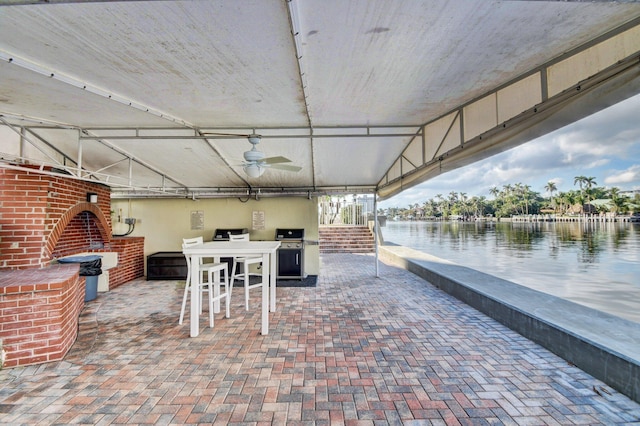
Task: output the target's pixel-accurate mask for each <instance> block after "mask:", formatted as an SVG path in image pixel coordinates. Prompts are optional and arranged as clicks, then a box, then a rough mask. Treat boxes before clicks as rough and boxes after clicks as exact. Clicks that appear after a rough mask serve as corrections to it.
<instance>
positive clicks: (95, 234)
mask: <svg viewBox="0 0 640 426" xmlns="http://www.w3.org/2000/svg"><path fill="white" fill-rule="evenodd" d="M92 194H93V195H94V196H93V197H90V195H92ZM96 196H97V200H96ZM91 201H95V202H91ZM0 202H1V204H0V226H1V228H0V339H2V340H3V347H4V349H5V351H7V359H6V362H5V367H13V366H19V365H29V364H36V363H40V362H47V361H54V360H59V359H62V358H63V357H64V355H65V354H66V353H67V351H68V350H69V348H70V347H71V345H72V344H73V342H74V341H75V339H76V337H77V329H78V327H77V325H78V316H79V314H80V311H81V310H82V308H83V306H84V292H85V287H84V277H80V276H79V275H78V272H79V265H78V264H57V262H55V259H57V258H59V257H63V256H68V255H73V254H76V253H86V252H116V253H118V265H117V266H116V267H115V268H113V269H111V270H110V271H109V282H108V287H109V289H113V288H114V287H117V286H119V285H121V284H123V283H125V282H127V281H130V280H132V279H134V278H138V277H141V276H143V275H144V238H142V237H112V235H111V233H112V230H111V215H110V209H111V199H110V189H109V188H108V187H107V186H104V185H102V184H99V183H93V182H87V181H82V180H77V179H74V178H72V177H70V176H69V177H67V176H64V175H57V174H56V175H53V174H42V173H38V172H37V171H34V172H29V171H25V170H13V169H0Z"/></svg>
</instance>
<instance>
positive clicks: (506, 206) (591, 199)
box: [381, 176, 640, 220]
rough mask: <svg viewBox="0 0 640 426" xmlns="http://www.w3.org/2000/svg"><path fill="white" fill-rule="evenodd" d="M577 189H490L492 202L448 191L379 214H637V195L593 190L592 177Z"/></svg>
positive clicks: (553, 186)
mask: <svg viewBox="0 0 640 426" xmlns="http://www.w3.org/2000/svg"><path fill="white" fill-rule="evenodd" d="M574 185H576V186H577V187H578V188H577V189H575V190H569V191H566V192H562V191H558V188H557V186H556V184H555V182H552V181H549V182H548V183H547V184H546V185H545V186H544V188H543V189H544V191H545V194H547V196H546V197H545V196H543V195H541V194H540V193H539V192H536V191H533V190H532V189H531V186H530V185H524V184H522V183H516V184H507V185H503V186H502V188H498V187H497V186H494V187H493V188H491V189H490V190H489V192H490V194H491V195H492V196H493V197H494V198H493V199H487V197H485V196H471V197H469V196H468V195H467V194H466V193H465V192H456V191H451V192H450V193H449V194H447V195H442V194H437V195H436V196H435V198H430V199H428V200H427V201H425V202H423V203H422V204H419V203H415V204H412V205H410V206H408V207H406V208H400V207H390V208H388V209H386V211H385V210H383V211H381V213H382V214H386V215H387V217H397V218H400V219H417V220H420V219H428V218H445V219H446V218H449V217H451V216H457V217H462V218H470V217H485V216H487V215H490V216H495V217H511V216H517V215H529V214H561V215H566V214H584V213H588V214H601V213H613V214H623V215H624V214H630V213H637V212H638V211H640V194H638V193H636V194H634V196H633V197H632V196H629V195H626V194H622V193H621V191H620V189H619V188H617V187H612V188H604V187H599V186H597V182H596V178H595V177H587V176H576V177H575V179H574Z"/></svg>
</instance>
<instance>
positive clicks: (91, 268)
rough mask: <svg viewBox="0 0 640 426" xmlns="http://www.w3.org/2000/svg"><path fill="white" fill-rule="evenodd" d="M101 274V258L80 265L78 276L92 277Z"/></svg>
mask: <svg viewBox="0 0 640 426" xmlns="http://www.w3.org/2000/svg"><path fill="white" fill-rule="evenodd" d="M100 274H102V258H100V257H99V258H97V259H94V260H90V261H88V262H81V263H80V274H79V275H80V276H81V277H93V276H95V275H100Z"/></svg>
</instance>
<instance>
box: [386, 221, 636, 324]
mask: <svg viewBox="0 0 640 426" xmlns="http://www.w3.org/2000/svg"><path fill="white" fill-rule="evenodd" d="M382 235H383V238H384V240H385V242H393V243H396V244H399V245H402V246H405V247H411V248H413V249H415V250H419V251H423V252H425V253H428V254H430V255H433V256H436V257H439V258H441V259H446V260H449V261H452V262H454V263H457V264H459V265H463V266H467V267H470V268H473V269H476V270H478V271H481V272H484V273H487V274H491V275H494V276H497V277H499V278H503V279H506V280H509V281H512V282H514V283H517V284H520V285H523V286H526V287H530V288H533V289H535V290H539V291H542V292H545V293H548V294H552V295H555V296H558V297H562V298H565V299H567V300H571V301H573V302H576V303H580V304H582V305H586V306H589V307H591V308H594V309H598V310H601V311H604V312H608V313H610V314H613V315H617V316H620V317H622V318H626V319H628V320H631V321H635V322H638V323H640V224H639V223H619V222H606V223H585V222H583V223H577V222H570V223H554V222H537V223H510V222H491V221H486V222H485V221H482V222H455V221H454V222H447V221H444V222H390V221H387V223H386V226H385V227H383V228H382Z"/></svg>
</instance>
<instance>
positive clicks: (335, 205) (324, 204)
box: [318, 196, 373, 226]
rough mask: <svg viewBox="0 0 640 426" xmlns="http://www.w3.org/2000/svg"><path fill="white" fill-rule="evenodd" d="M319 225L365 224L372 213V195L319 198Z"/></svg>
mask: <svg viewBox="0 0 640 426" xmlns="http://www.w3.org/2000/svg"><path fill="white" fill-rule="evenodd" d="M318 215H319V221H320V225H351V226H367V222H368V220H369V219H370V217H369V216H370V215H373V197H367V196H353V197H331V198H328V199H323V200H320V202H319V206H318Z"/></svg>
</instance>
